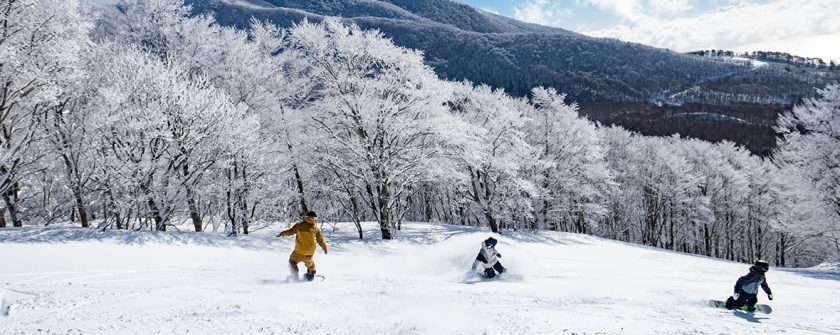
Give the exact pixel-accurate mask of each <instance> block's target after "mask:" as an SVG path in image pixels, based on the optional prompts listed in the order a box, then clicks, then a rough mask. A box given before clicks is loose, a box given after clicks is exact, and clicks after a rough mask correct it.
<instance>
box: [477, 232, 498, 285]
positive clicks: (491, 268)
mask: <svg viewBox="0 0 840 335" xmlns="http://www.w3.org/2000/svg"><path fill="white" fill-rule="evenodd" d="M497 242H498V241H496V239H495V238H492V237H490V238H488V239H486V240H484V242H482V243H481V250H480V251H479V252H478V256H476V257H475V262H473V266H472V268H473V269H476V268H478V267H479V266H481V268H482V269H483V270H484V273H482V274H481V278H485V279H490V278H494V277H496V272H499V274H502V273H504V272H505V271H506V269H505V267H504V266H502V263H499V258H502V254H500V253H499V252H498V251H496V243H497Z"/></svg>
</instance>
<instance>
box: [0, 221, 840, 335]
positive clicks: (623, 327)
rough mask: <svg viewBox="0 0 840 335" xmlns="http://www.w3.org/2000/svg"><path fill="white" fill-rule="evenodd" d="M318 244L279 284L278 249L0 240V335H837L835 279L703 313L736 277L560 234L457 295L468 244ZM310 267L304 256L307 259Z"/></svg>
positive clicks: (467, 231)
mask: <svg viewBox="0 0 840 335" xmlns="http://www.w3.org/2000/svg"><path fill="white" fill-rule="evenodd" d="M338 227H339V228H338V230H337V231H335V232H330V231H329V230H330V229H329V228H328V226H324V233H325V235H326V239H327V243H328V244H330V254H329V255H324V254H323V253H320V254H316V256H315V261H316V263H317V266H318V272H319V274H323V275H325V276H326V280H324V281H315V282H307V283H288V282H286V281H285V278H286V276H287V275H288V270H287V267H286V259H287V257H288V254H289V252H290V251H291V249H292V246H293V243H294V242H293V239H292V238H285V239H280V238H275V237H274V234H276V232H277V231H279V230H280V229H282V228H283V227H281V226H279V225H278V226H277V227H273V228H272V229H264V230H261V231H259V232H257V233H255V234H253V235H251V236H241V237H238V238H235V239H234V238H227V237H224V236H222V235H221V234H214V233H201V234H196V233H177V232H170V233H157V232H136V233H128V232H100V231H96V230H89V229H86V230H83V229H78V228H42V227H27V228H23V229H19V228H16V229H2V230H0V334H33V333H38V334H149V333H159V334H185V333H198V334H234V333H235V334H314V333H320V334H374V333H376V334H735V333H754V334H838V333H840V317H838V316H836V313H833V311H836V310H837V308H838V307H840V274H838V273H837V270H838V269H837V268H836V267H827V268H814V269H801V270H800V269H796V270H778V269H775V268H774V269H772V270H771V271H770V273H768V282H769V283H770V285H771V287H772V288H773V292H774V293H775V297H776V300H774V301H769V302H768V301H767V299H766V296H765V295H764V294H763V293H761V294H759V302H760V303H766V304H769V305H771V306H772V307H773V309H774V312H773V314H770V315H763V314H756V315H751V314H746V313H741V312H733V311H727V310H723V309H715V308H710V307H707V301H708V300H709V299H725V298H726V297H727V296H728V295H729V294H730V293H731V290H732V285H733V284H734V281H735V280H736V279H737V278H738V277H739V276H741V275H743V274H745V273H746V271H747V268H748V265H745V264H738V263H733V262H726V261H720V260H715V259H711V258H706V257H701V256H693V255H684V254H679V253H673V252H666V251H662V250H658V249H654V248H648V247H641V246H635V245H631V244H627V243H620V242H614V241H608V240H603V239H599V238H595V237H590V236H582V235H575V234H567V233H556V232H540V233H534V234H532V233H515V232H510V233H504V234H503V235H501V237H499V240H500V243H499V246H498V249H499V251H500V252H501V253H502V255H503V258H502V259H501V262H502V263H503V264H504V265H505V266H506V267H507V268H508V269H509V270H510V271H511V273H512V276H510V277H508V278H507V279H505V278H502V279H500V280H494V281H487V282H474V281H468V280H466V279H465V272H466V269H468V268H469V266H470V265H471V264H472V261H473V259H474V257H475V254H476V253H477V252H478V249H479V245H480V242H481V241H482V240H483V239H485V238H486V237H488V236H490V235H491V234H490V233H488V232H485V231H482V230H477V229H472V228H466V227H459V226H445V225H432V224H419V223H418V224H404V227H403V231H401V232H399V233H398V234H397V240H394V241H382V240H379V239H377V237H376V236H377V234H376V227H375V225H367V226H366V228H367V231H366V236H368V237H369V239H368V240H364V241H359V240H357V239H355V236H357V235H356V232H355V231H354V229H353V227H352V225H351V224H339V225H338ZM319 252H320V250H319Z"/></svg>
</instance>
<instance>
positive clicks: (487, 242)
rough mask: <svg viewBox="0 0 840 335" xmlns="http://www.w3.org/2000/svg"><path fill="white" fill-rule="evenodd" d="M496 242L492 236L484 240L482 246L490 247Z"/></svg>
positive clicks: (494, 245)
mask: <svg viewBox="0 0 840 335" xmlns="http://www.w3.org/2000/svg"><path fill="white" fill-rule="evenodd" d="M496 243H498V241H496V239H495V238H492V237H491V238H488V239H486V240H484V246H485V247H491V248H493V247H496Z"/></svg>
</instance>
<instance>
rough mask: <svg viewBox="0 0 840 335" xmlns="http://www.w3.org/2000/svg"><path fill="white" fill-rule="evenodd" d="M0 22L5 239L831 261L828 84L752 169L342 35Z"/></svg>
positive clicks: (837, 202)
mask: <svg viewBox="0 0 840 335" xmlns="http://www.w3.org/2000/svg"><path fill="white" fill-rule="evenodd" d="M0 10H2V14H0V15H2V16H3V17H2V19H3V22H4V24H3V25H2V27H0V29H2V34H0V36H2V38H0V50H1V51H0V83H2V88H0V194H2V203H3V207H2V208H1V209H0V212H1V213H2V216H0V227H5V228H6V229H15V227H22V226H23V225H52V224H59V223H66V222H73V223H75V224H77V225H79V226H81V227H86V228H90V229H102V230H108V229H119V230H158V231H166V230H171V229H184V227H189V229H191V230H195V231H196V232H202V231H216V232H218V231H224V232H225V233H226V234H227V235H229V236H231V238H235V237H236V236H237V235H239V234H248V233H249V232H251V231H254V230H256V229H261V228H262V227H264V226H265V225H267V224H268V223H271V222H277V221H294V220H297V219H299V218H300V216H301V214H302V213H306V212H307V211H309V210H315V211H317V212H318V213H319V217H321V218H323V219H326V220H327V221H328V222H333V223H338V222H341V223H347V224H348V225H355V226H356V227H357V228H358V234H359V238H365V239H367V238H382V239H394V238H399V231H400V227H401V224H402V223H403V222H409V221H422V222H433V223H446V224H456V225H470V226H481V227H487V229H488V230H491V231H493V232H502V233H503V234H504V232H505V231H509V230H517V231H534V230H558V231H567V232H576V233H583V234H592V235H597V236H601V237H607V238H611V239H616V240H620V241H626V242H632V243H640V244H644V245H648V246H654V247H659V248H665V249H670V250H676V251H681V252H686V253H693V254H700V255H707V256H713V257H719V258H724V259H729V260H735V261H743V262H751V261H754V260H756V259H759V258H763V259H768V260H772V262H773V263H774V264H775V265H778V266H811V265H815V264H818V263H820V262H825V261H832V260H835V261H836V260H837V259H838V256H840V85H837V84H832V85H828V86H826V87H825V88H823V89H818V90H817V95H816V96H815V97H813V98H803V100H802V102H801V103H799V104H797V105H796V106H795V107H793V108H792V109H791V110H790V111H788V112H785V113H783V114H782V115H781V116H780V117H779V118H778V120H777V121H776V123H775V125H774V129H775V131H776V132H777V133H778V142H777V146H776V148H775V149H774V150H773V151H772V153H771V154H769V155H767V156H757V155H753V154H751V153H750V151H749V150H747V149H746V148H744V147H741V146H739V145H736V144H734V143H732V142H728V141H720V142H716V143H711V142H706V141H702V140H697V139H690V138H682V137H680V136H679V135H674V136H665V137H652V136H643V135H640V134H637V133H634V132H631V131H628V130H625V129H623V128H621V127H618V126H605V125H601V124H597V123H593V122H592V121H590V120H588V119H587V118H585V117H583V116H581V114H580V113H579V108H578V106H577V104H575V103H569V102H567V97H566V94H565V93H563V92H559V91H558V90H557V89H556V88H552V87H533V88H530V89H529V93H528V94H527V95H526V96H524V97H523V96H520V95H518V94H510V93H508V92H505V91H504V90H503V89H496V88H492V87H490V86H487V85H484V84H476V83H472V82H469V81H451V80H446V79H442V78H440V77H439V76H438V74H437V73H436V72H435V69H434V68H432V67H431V66H430V65H429V64H427V63H426V62H425V56H424V53H423V52H422V51H420V50H414V49H408V48H404V47H400V46H397V45H395V44H394V42H393V41H392V40H391V39H390V38H388V37H386V36H385V35H384V34H383V33H382V32H380V31H378V30H375V29H363V28H362V27H360V26H359V25H356V24H354V23H348V22H346V21H342V20H341V19H339V18H332V17H327V18H324V19H323V20H319V21H317V22H314V21H313V22H310V21H307V20H303V21H300V22H298V23H296V24H294V25H293V26H291V27H280V26H277V25H275V24H273V23H270V22H267V21H259V20H256V19H252V21H251V22H250V23H249V24H248V27H247V28H237V27H232V26H223V25H220V24H218V23H217V22H216V21H215V19H214V18H213V17H212V16H211V15H207V14H201V15H192V9H191V8H190V7H189V6H185V5H183V3H182V2H181V1H180V0H120V1H118V4H117V5H116V6H111V7H105V8H99V9H92V8H87V7H84V6H82V5H80V4H79V3H78V1H77V0H34V1H16V0H3V1H2V2H0ZM579 56H580V57H584V55H579ZM686 57H688V56H686ZM732 66H735V65H732ZM663 75H668V74H667V73H664V74H663ZM557 80H559V81H562V80H564V79H563V78H562V77H559V78H558V79H557ZM594 83H596V84H597V82H594ZM369 221H373V222H377V223H378V226H379V232H380V235H379V236H364V234H363V231H362V229H361V223H362V222H369Z"/></svg>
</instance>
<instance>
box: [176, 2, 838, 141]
mask: <svg viewBox="0 0 840 335" xmlns="http://www.w3.org/2000/svg"><path fill="white" fill-rule="evenodd" d="M188 2H189V3H191V4H192V5H193V6H194V8H195V11H196V12H203V13H213V14H214V15H215V17H216V18H217V20H218V21H219V22H220V23H221V24H223V25H231V26H236V27H239V28H245V27H247V26H248V24H249V20H250V18H251V17H255V18H257V19H260V20H268V21H270V22H273V23H276V24H279V25H281V26H285V27H290V26H292V25H293V24H294V23H296V22H299V21H300V20H302V19H304V18H308V19H309V20H312V21H318V20H321V19H323V16H324V15H329V16H341V17H343V18H346V20H347V21H348V22H354V23H356V24H358V25H359V26H361V27H362V28H365V29H378V30H380V31H382V32H383V34H384V35H385V36H387V37H388V38H390V39H392V40H393V41H394V43H395V44H397V45H399V46H403V47H408V48H413V49H420V50H422V51H423V52H424V59H425V62H426V64H428V65H430V66H432V67H433V68H434V70H435V72H436V73H437V74H438V75H439V76H441V77H442V78H445V79H449V80H465V79H466V80H470V81H472V82H476V83H483V84H487V85H490V86H493V87H496V88H503V89H505V90H506V91H507V92H508V93H510V94H513V95H517V96H526V95H528V94H529V93H530V90H531V89H532V88H533V87H537V86H545V87H553V88H555V89H557V90H558V91H562V92H565V93H567V94H568V96H567V99H568V101H569V102H571V101H574V102H577V103H579V104H580V105H581V107H582V108H581V110H582V112H583V113H584V114H585V115H586V116H587V117H589V118H590V119H592V120H593V121H599V122H602V123H605V124H613V123H614V124H618V125H621V126H624V127H626V128H628V129H631V130H635V131H640V132H642V133H644V134H649V135H661V134H674V133H680V134H684V135H690V136H692V137H696V138H701V139H707V140H712V141H716V140H720V139H727V140H730V141H734V142H736V143H740V144H743V145H746V146H747V147H748V148H750V150H751V151H752V152H754V153H757V154H761V155H767V154H769V153H770V151H771V150H772V149H773V147H774V143H775V140H776V138H775V136H774V131H773V130H772V128H771V127H768V126H767V124H772V123H773V122H775V119H776V117H777V116H778V111H780V110H785V109H789V108H790V107H791V106H792V105H793V104H795V103H797V102H799V101H801V99H803V98H807V97H813V96H814V95H815V94H816V88H821V87H824V86H825V85H826V84H827V83H831V82H834V81H837V80H840V69H837V68H833V67H828V66H823V67H814V66H810V65H809V66H804V65H806V64H798V63H797V64H788V63H775V62H773V60H775V59H777V58H772V57H765V58H766V59H765V61H762V62H752V61H749V60H747V59H738V58H735V57H727V55H725V54H720V55H717V54H716V57H700V56H698V55H694V54H692V55H686V54H679V53H675V52H672V51H668V50H664V49H657V48H652V47H648V46H644V45H639V44H634V43H626V42H621V41H618V40H613V39H601V38H591V37H587V36H583V35H580V34H576V33H573V32H569V31H566V30H562V29H557V28H550V27H543V26H539V25H534V24H528V23H523V22H518V21H516V20H513V19H509V18H505V17H501V16H498V15H494V14H490V13H486V12H483V11H480V10H477V9H474V8H472V7H469V6H466V5H463V4H460V3H457V2H453V1H449V0H411V1H402V0H393V1H370V0H330V1H326V0H322V1H309V0H306V1H304V0H270V1H267V2H259V5H255V4H256V3H257V2H255V1H254V0H189V1H188ZM765 54H766V53H765ZM685 104H692V106H696V105H703V106H702V107H700V108H701V109H703V110H704V112H705V113H710V114H719V115H723V116H724V117H712V118H697V117H694V116H693V115H694V114H692V113H695V112H696V110H697V109H698V108H697V107H692V106H688V107H683V105H685ZM657 105H658V106H662V105H669V106H674V107H669V108H668V110H669V111H671V114H674V113H676V114H680V113H684V114H686V116H684V117H683V116H679V117H678V118H679V120H680V121H679V122H674V119H673V118H671V117H670V116H666V115H662V116H657V115H652V114H650V111H652V110H656V109H657V108H656V106H657ZM594 106H599V107H603V109H602V110H594ZM754 110H763V111H769V112H772V113H759V114H758V115H756V116H754V117H752V118H747V119H743V120H753V119H756V118H759V119H758V120H757V122H756V123H751V124H749V126H748V127H747V129H748V130H750V131H751V133H750V134H748V135H744V134H741V133H733V132H730V131H727V130H725V129H732V128H738V127H741V126H743V123H742V122H736V121H733V120H732V119H730V118H727V117H725V116H727V115H732V114H742V113H745V112H751V111H754ZM607 111H609V114H608V113H607ZM637 125H641V126H637ZM753 129H754V130H755V131H752V130H753ZM707 130H708V131H707Z"/></svg>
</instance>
